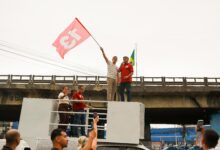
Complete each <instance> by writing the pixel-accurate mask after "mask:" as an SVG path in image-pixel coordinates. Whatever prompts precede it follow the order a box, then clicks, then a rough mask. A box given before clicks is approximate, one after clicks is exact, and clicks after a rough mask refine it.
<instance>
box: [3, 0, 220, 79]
mask: <svg viewBox="0 0 220 150" xmlns="http://www.w3.org/2000/svg"><path fill="white" fill-rule="evenodd" d="M75 17H78V18H79V20H80V21H81V22H82V23H83V24H84V26H86V27H87V29H88V30H89V31H90V32H91V33H92V34H93V35H94V37H95V38H96V39H97V41H98V42H99V43H100V44H101V45H102V47H103V48H104V49H105V51H106V54H107V56H108V57H109V58H111V57H112V56H114V55H117V56H118V57H119V62H118V65H119V64H120V63H121V61H122V57H123V56H124V55H127V56H130V55H131V53H132V50H133V49H134V47H135V43H137V51H138V54H137V58H138V62H137V63H138V76H196V77H203V76H210V77H211V76H214V77H218V76H219V74H220V61H219V58H220V1H219V0H0V19H1V20H0V64H1V69H0V74H63V75H73V74H84V75H86V74H87V75H105V74H106V64H105V61H104V59H103V58H102V55H101V53H100V50H99V47H98V46H97V45H96V43H95V42H94V41H93V40H92V39H91V38H89V39H87V40H86V41H85V42H83V43H82V44H80V45H79V46H78V47H76V48H74V49H72V50H71V51H69V52H68V53H67V54H66V56H65V59H64V60H63V59H61V58H60V56H59V55H58V53H57V52H56V49H55V47H53V46H52V43H53V42H54V41H55V39H56V38H57V36H58V35H59V34H60V33H61V32H62V31H63V30H64V29H65V28H66V27H67V26H68V25H69V24H70V23H71V22H72V21H73V20H74V18H75ZM135 69H136V68H135Z"/></svg>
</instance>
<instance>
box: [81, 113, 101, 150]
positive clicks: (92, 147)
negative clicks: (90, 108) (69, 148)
mask: <svg viewBox="0 0 220 150" xmlns="http://www.w3.org/2000/svg"><path fill="white" fill-rule="evenodd" d="M98 121H99V116H97V117H96V118H95V119H93V129H92V131H90V132H89V137H88V138H87V137H85V136H81V137H79V139H78V148H77V150H96V146H97V133H98V129H97V123H98Z"/></svg>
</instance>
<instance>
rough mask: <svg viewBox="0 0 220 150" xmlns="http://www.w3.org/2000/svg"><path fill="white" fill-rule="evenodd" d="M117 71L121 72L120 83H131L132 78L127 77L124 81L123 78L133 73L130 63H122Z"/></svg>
mask: <svg viewBox="0 0 220 150" xmlns="http://www.w3.org/2000/svg"><path fill="white" fill-rule="evenodd" d="M119 71H120V72H121V83H124V82H132V76H129V78H126V79H125V76H128V75H129V74H131V73H132V72H134V70H133V66H132V65H131V64H130V63H123V64H122V65H121V66H120V68H119Z"/></svg>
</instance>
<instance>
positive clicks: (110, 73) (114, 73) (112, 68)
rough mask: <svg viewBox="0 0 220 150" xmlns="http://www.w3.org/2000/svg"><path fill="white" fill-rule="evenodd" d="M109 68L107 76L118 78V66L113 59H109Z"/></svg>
mask: <svg viewBox="0 0 220 150" xmlns="http://www.w3.org/2000/svg"><path fill="white" fill-rule="evenodd" d="M107 68H108V72H107V77H109V78H112V79H117V73H118V67H117V66H116V65H115V64H113V63H112V62H111V61H109V62H108V64H107Z"/></svg>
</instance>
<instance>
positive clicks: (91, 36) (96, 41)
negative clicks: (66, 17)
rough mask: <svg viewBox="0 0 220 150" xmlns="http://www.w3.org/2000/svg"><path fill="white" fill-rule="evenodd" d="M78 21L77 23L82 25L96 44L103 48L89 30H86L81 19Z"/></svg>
mask: <svg viewBox="0 0 220 150" xmlns="http://www.w3.org/2000/svg"><path fill="white" fill-rule="evenodd" d="M76 20H77V21H78V22H79V23H80V24H81V26H82V27H83V28H84V29H85V30H86V31H87V32H88V33H89V34H90V36H91V37H92V39H93V40H94V41H95V42H96V44H97V45H98V46H99V47H101V46H100V44H99V43H98V42H97V40H96V39H95V38H94V36H93V35H92V34H91V33H90V32H89V30H87V29H86V27H85V26H84V25H83V24H82V23H81V22H80V21H79V19H78V18H76Z"/></svg>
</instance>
